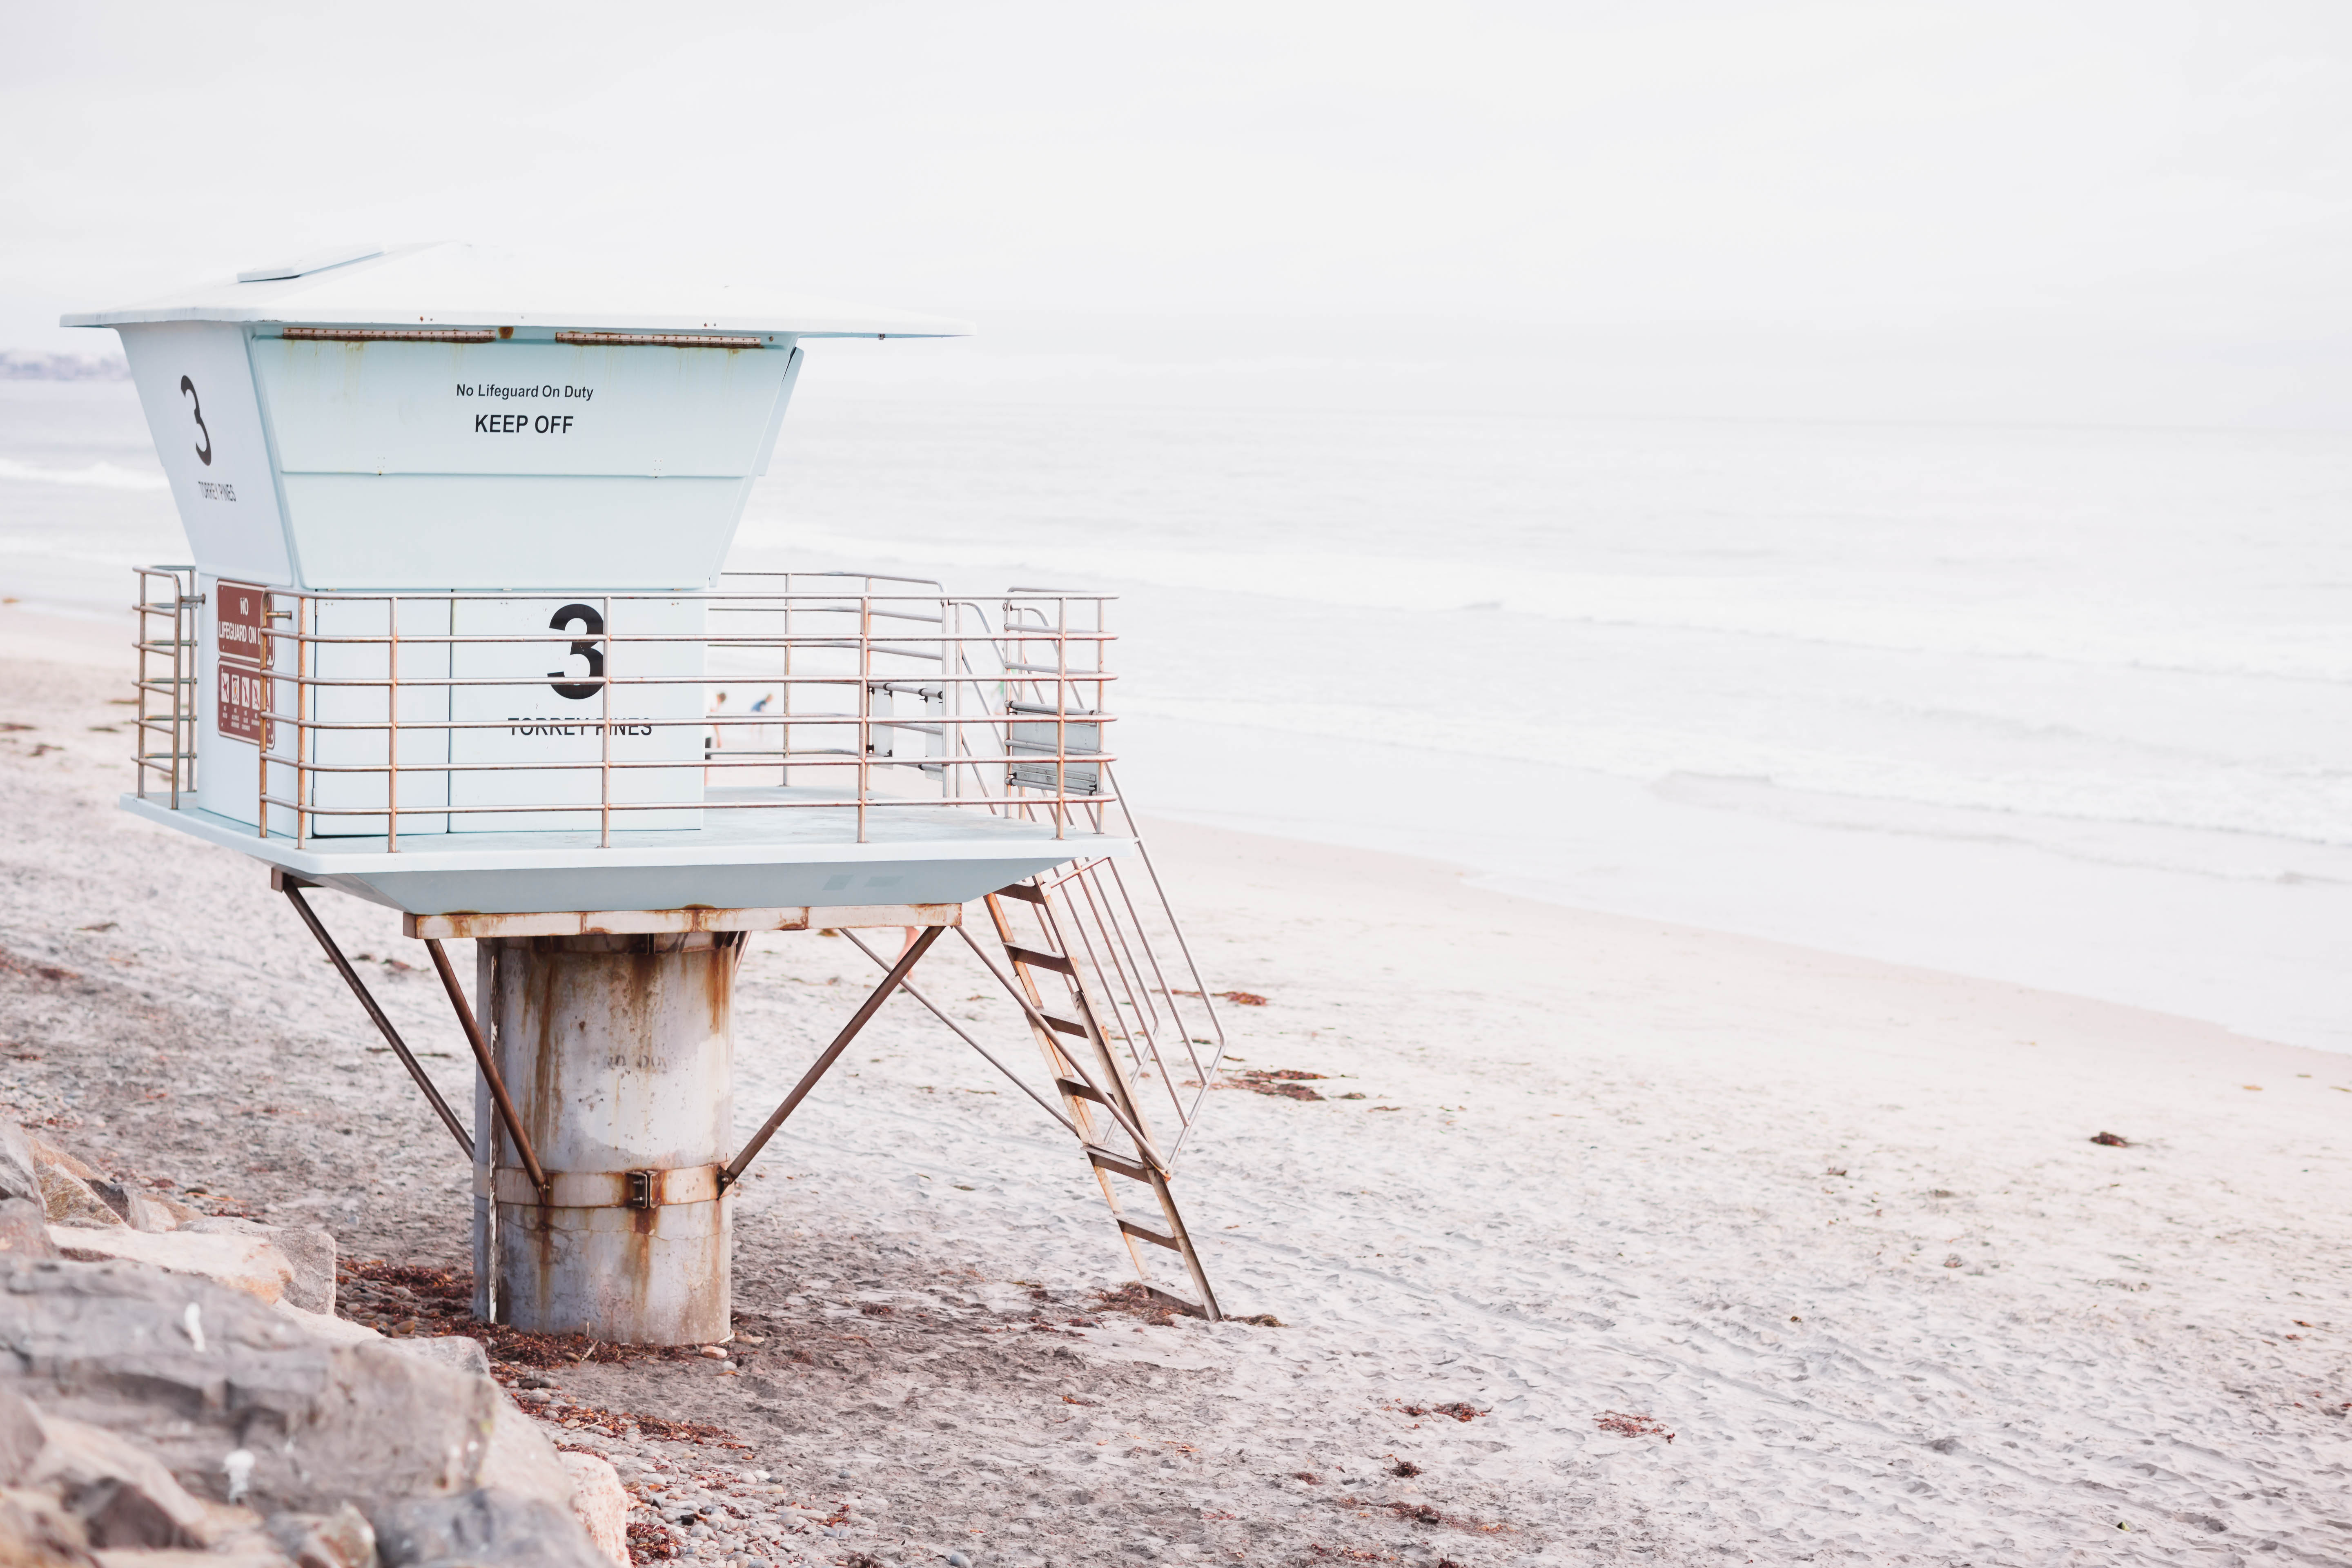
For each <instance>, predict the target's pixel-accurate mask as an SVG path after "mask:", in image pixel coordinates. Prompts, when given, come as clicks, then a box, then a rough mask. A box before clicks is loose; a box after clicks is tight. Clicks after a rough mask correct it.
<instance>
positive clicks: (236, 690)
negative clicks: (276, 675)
mask: <svg viewBox="0 0 2352 1568" xmlns="http://www.w3.org/2000/svg"><path fill="white" fill-rule="evenodd" d="M213 690H214V694H215V699H216V700H215V704H214V723H215V725H216V726H217V727H218V728H219V730H220V732H221V733H222V734H224V735H226V736H229V737H230V738H231V739H234V740H238V741H252V742H259V741H260V740H261V715H262V713H263V711H264V710H266V709H267V708H268V705H269V695H268V678H267V677H265V676H264V675H263V674H262V673H261V671H260V670H258V669H257V668H254V667H252V666H251V665H244V664H231V663H229V662H228V661H227V660H226V659H223V660H221V661H220V662H219V663H217V664H215V666H214V667H213Z"/></svg>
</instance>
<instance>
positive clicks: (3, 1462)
mask: <svg viewBox="0 0 2352 1568" xmlns="http://www.w3.org/2000/svg"><path fill="white" fill-rule="evenodd" d="M48 1440H49V1437H48V1434H47V1433H46V1432H44V1431H43V1430H42V1429H41V1416H40V1413H39V1412H38V1411H37V1410H35V1409H34V1408H33V1406H32V1405H31V1404H30V1403H28V1402H27V1401H26V1398H25V1397H24V1395H22V1394H11V1393H9V1392H8V1391H7V1390H5V1389H0V1486H9V1487H14V1486H21V1485H23V1484H24V1480H25V1478H26V1476H27V1475H29V1474H31V1473H32V1469H33V1461H34V1460H35V1459H37V1458H39V1457H40V1453H41V1448H42V1447H43V1446H44V1445H45V1444H47V1442H48ZM5 1561H7V1558H6V1556H5V1553H0V1562H5Z"/></svg>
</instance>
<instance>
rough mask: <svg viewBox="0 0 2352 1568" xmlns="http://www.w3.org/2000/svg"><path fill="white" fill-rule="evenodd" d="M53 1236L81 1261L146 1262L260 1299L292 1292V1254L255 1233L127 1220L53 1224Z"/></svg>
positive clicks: (283, 1296)
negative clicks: (148, 1227)
mask: <svg viewBox="0 0 2352 1568" xmlns="http://www.w3.org/2000/svg"><path fill="white" fill-rule="evenodd" d="M49 1240H50V1241H51V1242H53V1243H54V1244H55V1245H56V1247H57V1248H58V1251H59V1252H61V1253H63V1254H64V1255H65V1256H66V1257H68V1258H72V1259H73V1260H74V1261H76V1262H78V1263H102V1262H105V1261H107V1260H108V1259H110V1258H122V1259H126V1260H128V1261H130V1262H132V1263H145V1264H149V1265H152V1267H154V1268H168V1269H170V1270H171V1271H172V1272H173V1273H174V1274H194V1275H196V1276H198V1277H199V1278H202V1279H209V1280H211V1281H213V1282H214V1283H215V1284H216V1285H226V1286H227V1287H228V1288H229V1289H232V1290H242V1291H244V1292H245V1293H246V1294H247V1295H248V1296H250V1297H252V1298H253V1299H254V1300H257V1301H278V1300H286V1299H287V1298H289V1296H290V1295H291V1293H292V1286H293V1281H294V1263H293V1260H292V1259H291V1258H288V1257H287V1256H286V1255H285V1254H284V1253H283V1252H280V1251H279V1250H278V1248H277V1247H275V1246H274V1245H272V1244H271V1243H270V1242H269V1241H268V1239H266V1238H264V1237H257V1236H239V1235H236V1234H234V1233H231V1234H226V1235H222V1234H205V1233H202V1232H191V1231H185V1230H175V1231H171V1232H168V1233H164V1234H160V1235H159V1234H156V1233H154V1232H151V1231H144V1230H133V1229H132V1228H131V1227H130V1226H125V1225H117V1226H115V1227H114V1228H113V1229H111V1230H105V1229H95V1228H92V1227H90V1226H79V1225H53V1226H50V1227H49Z"/></svg>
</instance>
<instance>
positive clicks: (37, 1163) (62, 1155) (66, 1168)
mask: <svg viewBox="0 0 2352 1568" xmlns="http://www.w3.org/2000/svg"><path fill="white" fill-rule="evenodd" d="M20 1131H21V1130H20ZM25 1142H26V1144H27V1145H28V1146H30V1148H31V1149H32V1151H33V1165H34V1167H35V1169H38V1168H39V1167H41V1166H43V1165H54V1166H56V1167H57V1168H58V1169H59V1170H61V1171H63V1172H65V1173H66V1174H68V1175H69V1176H71V1177H73V1179H74V1180H76V1181H78V1182H92V1181H96V1180H97V1179H98V1173H97V1172H96V1171H93V1170H91V1169H90V1168H89V1166H88V1165H85V1164H83V1163H81V1162H80V1161H79V1160H77V1159H75V1158H74V1157H73V1155H71V1154H70V1153H68V1152H66V1151H65V1150H63V1149H60V1148H58V1146H57V1145H56V1144H54V1143H52V1142H49V1141H48V1140H47V1139H46V1138H42V1137H38V1136H37V1135H35V1134H32V1133H26V1136H25Z"/></svg>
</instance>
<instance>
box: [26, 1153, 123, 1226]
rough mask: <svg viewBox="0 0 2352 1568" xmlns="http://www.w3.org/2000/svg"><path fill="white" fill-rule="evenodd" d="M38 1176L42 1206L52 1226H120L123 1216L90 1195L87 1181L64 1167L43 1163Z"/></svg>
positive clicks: (99, 1198) (102, 1200)
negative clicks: (39, 1178)
mask: <svg viewBox="0 0 2352 1568" xmlns="http://www.w3.org/2000/svg"><path fill="white" fill-rule="evenodd" d="M40 1177H41V1207H42V1209H43V1211H44V1212H45V1213H47V1215H48V1217H49V1223H50V1224H51V1225H79V1226H100V1227H105V1226H120V1225H121V1224H122V1216H121V1215H119V1214H116V1213H115V1212H114V1210H113V1209H111V1208H110V1207H108V1206H107V1202H106V1200H105V1199H104V1198H102V1197H100V1196H99V1195H98V1194H97V1193H95V1192H93V1191H92V1190H91V1189H90V1184H89V1183H88V1182H85V1181H83V1180H82V1179H81V1178H80V1177H79V1176H77V1175H75V1174H74V1173H72V1172H71V1171H69V1170H68V1169H66V1167H64V1166H63V1165H56V1164H47V1163H44V1164H43V1165H42V1166H41V1167H40Z"/></svg>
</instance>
